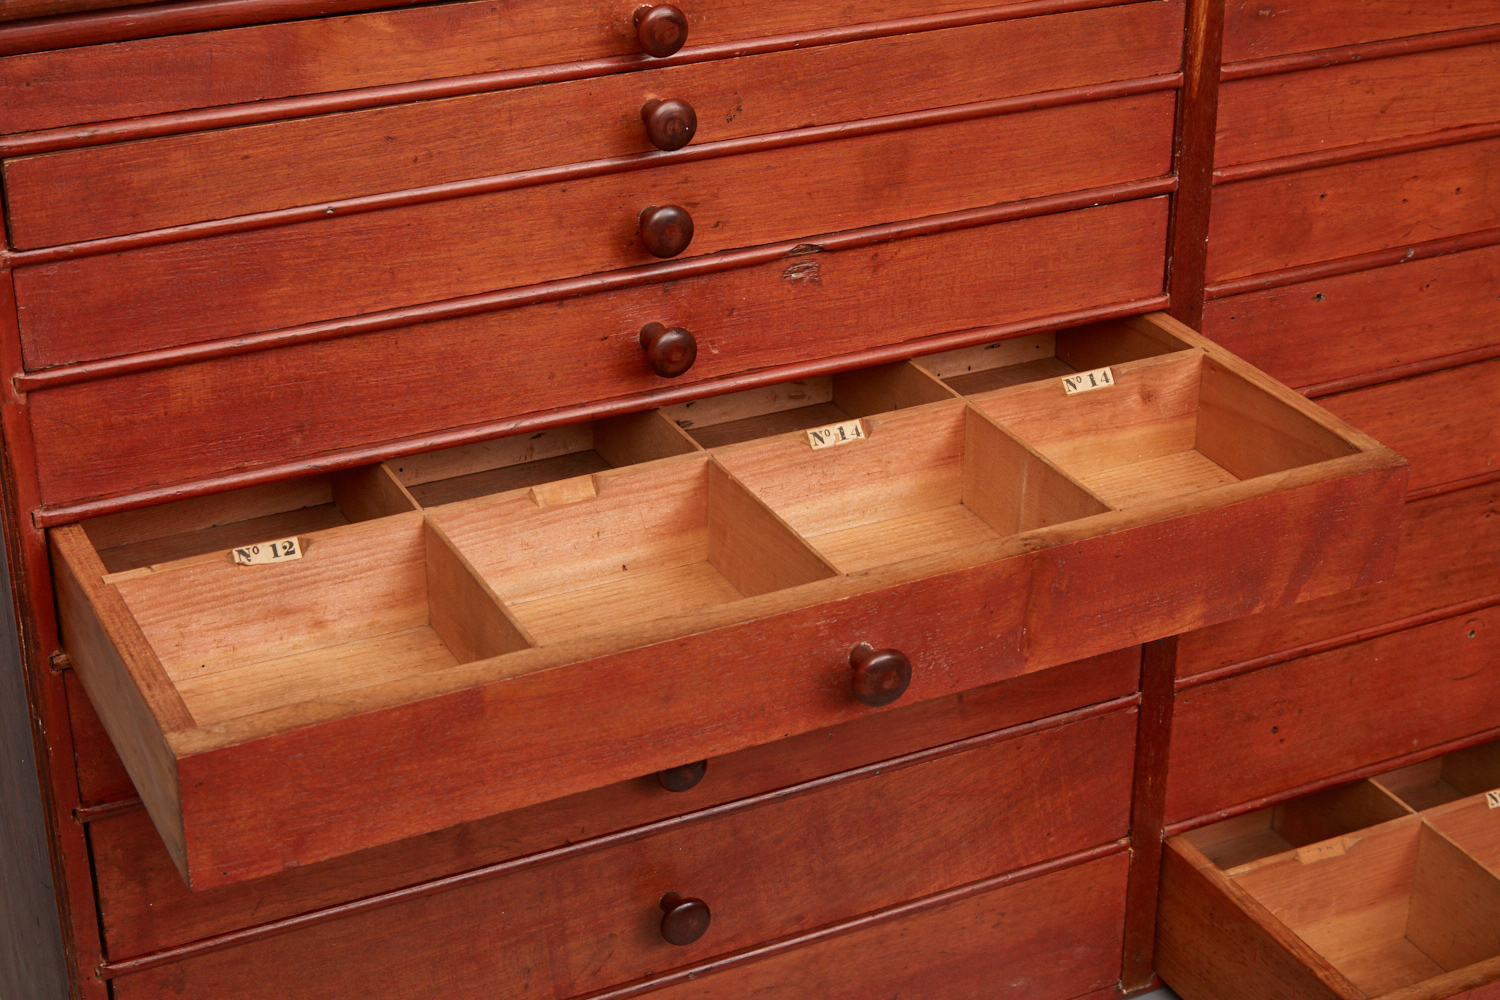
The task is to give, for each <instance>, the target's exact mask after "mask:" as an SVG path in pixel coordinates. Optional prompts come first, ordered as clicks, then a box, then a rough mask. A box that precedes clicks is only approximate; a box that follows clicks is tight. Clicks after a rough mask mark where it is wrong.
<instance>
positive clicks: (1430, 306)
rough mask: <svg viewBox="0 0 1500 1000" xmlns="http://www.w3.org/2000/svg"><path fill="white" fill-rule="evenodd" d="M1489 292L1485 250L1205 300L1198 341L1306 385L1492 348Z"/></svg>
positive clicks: (1495, 277) (1499, 328)
mask: <svg viewBox="0 0 1500 1000" xmlns="http://www.w3.org/2000/svg"><path fill="white" fill-rule="evenodd" d="M1497 286H1500V247H1485V248H1484V249H1481V250H1470V251H1468V252H1466V253H1456V254H1445V255H1443V256H1441V257H1430V258H1428V259H1427V260H1414V261H1410V262H1409V263H1406V264H1402V265H1401V266H1400V267H1382V268H1379V269H1377V270H1373V271H1357V272H1355V273H1353V274H1343V275H1338V276H1336V277H1332V278H1321V279H1318V280H1317V281H1309V282H1306V283H1304V284H1297V285H1283V286H1281V287H1279V288H1268V289H1266V290H1264V291H1258V292H1249V293H1247V294H1244V295H1234V296H1230V297H1227V298H1220V299H1212V300H1210V301H1209V302H1208V303H1207V304H1206V305H1205V306H1204V308H1203V332H1204V333H1206V334H1208V335H1209V336H1210V337H1212V338H1213V339H1214V340H1216V341H1218V342H1219V343H1220V344H1223V345H1224V346H1225V347H1227V348H1229V349H1230V350H1231V351H1233V352H1235V353H1236V354H1238V355H1239V356H1240V357H1242V358H1244V359H1245V360H1246V361H1249V362H1250V363H1251V364H1253V365H1255V366H1256V367H1258V368H1260V369H1261V370H1262V371H1264V372H1266V373H1267V374H1268V375H1271V376H1272V377H1273V378H1277V379H1280V380H1281V381H1283V382H1285V383H1287V384H1288V385H1291V386H1297V387H1302V386H1309V385H1316V384H1318V383H1322V382H1329V381H1332V380H1334V379H1342V378H1348V377H1350V376H1353V375H1363V374H1365V373H1367V372H1378V371H1381V370H1383V369H1386V368H1395V367H1398V366H1400V365H1407V364H1412V363H1413V362H1418V361H1425V360H1428V359H1432V358H1439V357H1444V356H1446V355H1450V354H1459V353H1462V352H1464V351H1471V350H1475V349H1477V348H1482V347H1491V346H1494V345H1497V344H1500V296H1497V295H1495V293H1494V292H1493V289H1494V288H1495V287H1497ZM1311 329H1317V330H1318V331H1320V335H1319V336H1317V337H1309V336H1307V335H1306V331H1308V330H1311ZM1357 426H1358V425H1357ZM1370 433H1371V434H1374V435H1375V436H1376V437H1377V438H1378V437H1379V434H1378V433H1376V432H1375V431H1373V430H1372V431H1371V432H1370Z"/></svg>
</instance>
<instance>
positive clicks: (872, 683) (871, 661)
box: [849, 642, 911, 708]
mask: <svg viewBox="0 0 1500 1000" xmlns="http://www.w3.org/2000/svg"><path fill="white" fill-rule="evenodd" d="M849 666H850V667H852V668H853V669H854V697H856V698H858V699H859V702H860V704H862V705H869V706H870V707H871V708H879V707H880V706H882V705H889V704H890V703H891V702H893V701H895V700H896V699H897V698H899V697H901V696H902V695H903V694H905V693H906V686H907V685H908V684H910V683H911V661H910V660H908V659H907V658H906V654H905V653H902V652H901V651H899V650H895V649H874V648H872V647H871V646H870V644H869V643H868V642H862V643H860V644H859V645H858V646H855V647H854V648H853V649H851V650H850V651H849Z"/></svg>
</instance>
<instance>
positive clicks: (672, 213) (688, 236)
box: [641, 205, 693, 257]
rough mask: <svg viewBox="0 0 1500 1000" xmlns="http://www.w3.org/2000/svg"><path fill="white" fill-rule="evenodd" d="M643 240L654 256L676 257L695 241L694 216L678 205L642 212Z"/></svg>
mask: <svg viewBox="0 0 1500 1000" xmlns="http://www.w3.org/2000/svg"><path fill="white" fill-rule="evenodd" d="M641 242H642V243H644V244H645V245H646V251H647V252H648V253H650V254H651V256H653V257H676V256H677V255H678V254H680V253H682V251H684V250H686V249H687V248H688V244H689V243H691V242H693V217H692V216H691V215H688V213H687V209H685V208H679V207H678V206H676V205H661V206H657V205H652V206H651V207H650V208H648V209H646V210H645V211H643V212H641Z"/></svg>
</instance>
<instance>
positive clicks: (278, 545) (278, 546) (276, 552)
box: [234, 538, 302, 566]
mask: <svg viewBox="0 0 1500 1000" xmlns="http://www.w3.org/2000/svg"><path fill="white" fill-rule="evenodd" d="M301 558H302V546H301V545H299V544H297V539H295V538H278V539H276V540H275V541H273V542H257V543H256V544H254V545H244V546H241V547H240V548H237V549H235V550H234V561H235V562H236V563H238V564H239V565H241V566H267V565H270V564H271V563H282V562H291V561H292V560H293V559H301Z"/></svg>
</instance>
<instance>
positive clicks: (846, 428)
mask: <svg viewBox="0 0 1500 1000" xmlns="http://www.w3.org/2000/svg"><path fill="white" fill-rule="evenodd" d="M864 439H865V430H864V427H863V426H861V425H860V422H859V421H858V420H845V421H844V422H843V423H841V424H829V425H828V426H827V427H814V428H813V429H812V430H810V431H808V432H807V443H808V444H810V445H812V448H813V451H817V450H818V449H819V448H832V447H833V446H834V445H836V444H848V443H849V442H850V441H863V440H864Z"/></svg>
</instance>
